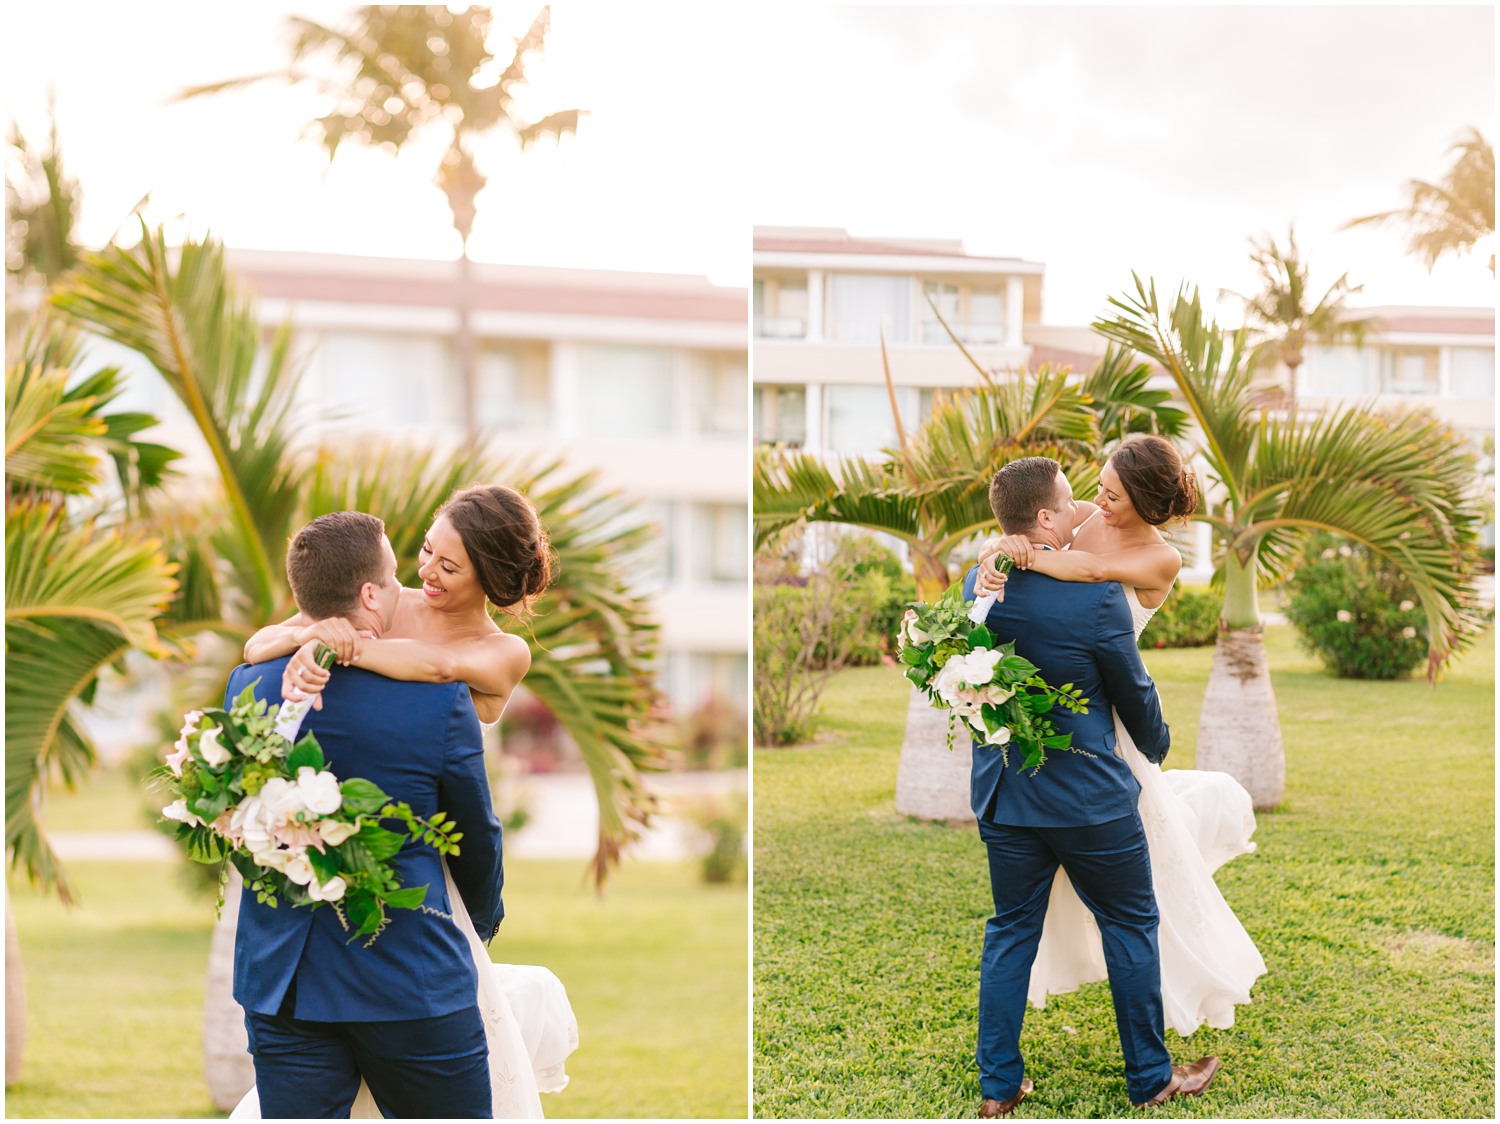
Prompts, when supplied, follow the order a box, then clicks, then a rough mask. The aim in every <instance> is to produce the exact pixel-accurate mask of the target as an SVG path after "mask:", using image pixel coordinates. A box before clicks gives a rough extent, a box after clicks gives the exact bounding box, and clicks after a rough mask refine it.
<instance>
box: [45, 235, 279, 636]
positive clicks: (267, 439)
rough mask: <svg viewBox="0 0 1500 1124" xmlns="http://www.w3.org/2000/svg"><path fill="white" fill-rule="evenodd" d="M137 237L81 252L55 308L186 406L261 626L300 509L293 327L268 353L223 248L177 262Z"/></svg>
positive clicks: (154, 238)
mask: <svg viewBox="0 0 1500 1124" xmlns="http://www.w3.org/2000/svg"><path fill="white" fill-rule="evenodd" d="M141 234H142V237H141V240H140V241H139V242H138V243H137V244H136V245H135V246H134V247H130V248H125V247H121V246H110V247H108V248H106V249H105V250H104V251H102V252H100V253H97V254H89V255H87V256H86V257H85V260H84V263H83V265H82V266H81V267H80V268H79V270H78V271H77V272H76V273H75V274H73V275H72V280H71V283H70V284H69V285H67V286H66V287H64V288H62V289H60V290H58V291H57V292H55V293H54V294H53V297H52V303H53V305H54V306H55V307H57V308H58V309H60V310H62V311H63V312H64V313H65V314H66V315H68V316H70V317H71V318H73V319H74V320H75V321H76V322H78V323H79V324H80V325H82V326H84V327H86V328H88V329H90V330H91V331H95V332H97V333H99V334H100V335H103V336H104V337H106V338H108V339H112V340H114V341H115V342H117V343H120V344H123V345H124V346H126V347H129V348H131V349H132V350H135V351H137V352H139V353H140V354H141V355H142V356H143V357H145V358H146V359H147V360H148V361H149V362H150V363H151V364H152V366H154V367H155V368H156V369H157V370H158V371H159V372H160V373H161V375H162V377H163V379H165V380H166V383H167V385H168V386H169V387H170V388H171V389H172V391H173V392H174V393H175V394H176V395H177V397H178V399H179V400H180V401H181V402H182V404H183V405H184V406H185V407H186V408H187V410H188V413H189V415H190V416H191V417H192V419H193V421H194V422H195V424H196V425H197V428H198V431H199V433H200V434H201V435H202V436H203V439H204V441H205V442H206V443H207V445H208V448H209V452H210V454H211V455H212V456H213V459H214V462H215V464H216V465H217V467H218V469H219V475H220V477H221V479H222V482H223V485H224V492H225V501H226V506H227V507H228V509H229V511H230V513H231V517H232V519H233V522H234V525H235V528H236V532H237V538H238V546H239V551H238V552H237V556H236V557H235V559H234V560H235V563H236V565H238V566H239V567H241V578H242V582H241V585H242V587H243V588H244V589H245V590H246V592H248V593H249V595H250V597H251V600H252V603H253V604H254V606H255V614H256V615H258V616H259V617H260V618H261V619H262V620H264V619H268V618H269V614H270V612H271V611H272V608H273V606H274V605H275V604H276V601H277V596H276V587H277V584H278V579H277V571H278V569H279V567H277V566H276V565H274V564H273V562H272V557H273V554H274V553H275V549H276V548H273V546H272V544H277V547H278V548H279V544H280V543H282V542H284V541H285V538H286V535H287V532H288V529H289V527H290V523H291V518H292V515H293V512H294V511H295V508H296V503H297V482H296V479H295V478H294V476H293V474H292V472H291V461H290V457H289V452H290V450H291V445H292V438H293V434H294V432H295V430H294V427H293V426H292V424H291V410H292V404H293V400H294V395H295V390H296V377H297V372H296V371H295V370H293V369H292V367H291V366H290V364H289V363H288V344H289V341H290V330H289V328H288V327H284V328H283V330H282V331H281V332H280V333H278V335H277V336H276V338H275V340H274V342H273V344H272V346H271V348H270V349H269V351H268V352H266V353H265V354H264V355H263V354H262V352H261V349H260V328H259V323H258V320H257V317H256V314H255V310H254V305H253V302H251V301H249V300H247V299H245V298H244V297H242V296H241V295H240V293H239V291H238V289H237V287H236V285H235V283H234V282H233V281H232V279H231V276H230V274H229V271H228V268H227V267H226V265H225V261H224V253H223V247H222V246H221V245H220V244H219V243H217V242H215V241H213V240H211V239H204V240H201V241H195V240H188V241H186V242H184V243H183V245H182V246H181V248H180V249H179V250H178V251H177V252H176V253H175V254H174V253H173V252H171V251H169V249H168V247H167V244H166V236H165V232H164V231H163V230H162V229H160V228H158V229H157V230H155V231H152V230H150V229H149V228H147V227H146V225H145V223H144V222H143V223H142V224H141ZM174 259H175V264H174ZM259 360H264V362H263V363H261V362H259Z"/></svg>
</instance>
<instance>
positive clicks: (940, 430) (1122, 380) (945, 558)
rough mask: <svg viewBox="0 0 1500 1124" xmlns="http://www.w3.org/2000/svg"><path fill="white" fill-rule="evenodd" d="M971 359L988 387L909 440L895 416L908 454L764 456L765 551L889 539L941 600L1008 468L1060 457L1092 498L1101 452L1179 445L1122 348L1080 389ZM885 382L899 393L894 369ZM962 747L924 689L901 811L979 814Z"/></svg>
mask: <svg viewBox="0 0 1500 1124" xmlns="http://www.w3.org/2000/svg"><path fill="white" fill-rule="evenodd" d="M955 342H957V341H955ZM959 346H960V349H961V350H963V348H962V344H960V345H959ZM964 354H965V355H966V356H968V352H967V350H964ZM969 359H970V362H971V363H973V364H974V366H975V367H976V369H977V370H978V372H979V374H980V375H981V377H982V382H981V383H980V385H978V386H976V387H974V388H972V389H966V390H961V391H959V392H957V393H956V394H954V395H952V396H950V397H949V398H947V399H946V400H945V401H943V402H940V403H939V404H938V405H937V406H935V407H934V409H933V412H932V416H931V418H930V419H929V420H928V421H927V422H926V423H925V424H923V425H922V427H921V428H920V429H919V430H918V431H917V432H916V433H915V434H913V435H912V436H910V437H908V436H907V435H906V432H905V429H904V427H903V426H902V424H901V418H900V415H899V412H897V413H896V426H897V440H898V445H897V447H894V448H891V449H887V450H885V452H884V456H883V458H882V459H880V460H878V461H877V460H870V459H867V458H863V457H843V458H839V459H837V460H833V461H829V462H825V461H824V460H822V459H821V458H819V457H816V456H814V455H812V454H809V453H805V452H794V453H781V452H777V451H773V450H771V449H762V450H760V451H759V452H758V453H757V456H756V463H755V472H754V493H755V505H754V506H755V516H754V519H755V539H756V547H757V549H759V548H761V547H762V546H765V545H766V544H768V543H770V542H771V541H773V540H774V539H775V538H776V537H777V536H779V535H781V534H784V533H787V532H788V531H790V530H792V529H794V528H797V527H800V526H802V525H803V524H805V523H835V524H843V525H846V526H854V527H862V528H864V529H866V530H871V531H880V532H882V533H884V534H888V535H892V536H894V537H895V538H897V539H900V540H901V541H902V542H903V543H904V544H905V545H906V547H907V549H908V552H909V554H910V557H911V561H912V569H913V572H914V575H915V578H916V587H917V597H918V598H919V599H921V600H923V601H932V600H935V599H936V598H937V597H938V596H939V595H941V594H942V592H943V591H944V590H945V589H947V588H948V586H949V585H950V584H951V582H952V579H953V575H952V573H951V571H950V569H949V558H950V556H951V555H952V553H953V552H954V551H955V550H956V549H957V548H958V547H960V546H962V545H963V544H964V543H966V542H969V541H970V540H972V539H973V538H974V537H975V536H976V535H978V534H980V533H981V532H984V531H987V530H989V529H991V528H992V527H993V526H994V522H995V516H994V513H993V512H992V511H991V510H990V505H989V484H990V479H991V477H993V475H994V474H995V472H996V471H997V470H998V469H999V468H1000V466H1001V465H1003V464H1005V463H1006V462H1008V461H1011V460H1014V459H1016V458H1017V457H1023V456H1050V457H1053V458H1055V459H1056V460H1058V461H1059V462H1060V463H1061V464H1062V466H1063V470H1064V472H1065V473H1066V474H1067V475H1068V478H1069V480H1070V481H1071V482H1072V484H1073V486H1074V488H1075V490H1077V491H1078V492H1079V493H1080V494H1083V493H1086V492H1088V491H1089V490H1090V489H1092V488H1093V487H1095V485H1096V484H1097V482H1098V477H1099V464H1098V453H1099V450H1100V448H1101V446H1103V445H1105V444H1107V443H1109V442H1111V441H1114V440H1117V439H1118V438H1119V437H1121V436H1123V435H1124V433H1126V432H1131V431H1134V430H1136V429H1141V428H1144V429H1149V430H1152V431H1155V432H1161V433H1165V434H1166V435H1169V436H1171V435H1176V434H1177V433H1179V432H1180V431H1181V429H1182V427H1183V425H1184V424H1185V422H1186V416H1185V415H1184V414H1183V413H1182V412H1181V411H1180V410H1177V409H1175V408H1173V407H1171V406H1168V405H1167V404H1166V397H1167V395H1166V394H1165V393H1164V392H1161V391H1148V390H1147V389H1146V380H1147V378H1148V377H1149V373H1150V371H1149V367H1147V366H1146V365H1145V364H1144V363H1140V362H1139V361H1136V360H1133V359H1131V358H1130V357H1129V356H1128V355H1127V354H1126V353H1125V352H1123V351H1121V350H1119V349H1115V348H1112V349H1110V350H1109V351H1108V352H1107V353H1106V355H1105V357H1104V359H1103V360H1102V361H1101V362H1100V364H1099V366H1098V368H1096V370H1095V371H1094V372H1093V373H1092V374H1091V375H1090V376H1089V377H1088V378H1087V379H1086V380H1083V381H1082V383H1080V382H1079V381H1078V380H1075V379H1073V378H1071V377H1070V373H1069V371H1068V370H1067V369H1066V368H1052V367H1043V368H1042V369H1041V370H1039V371H1036V372H1028V371H1022V372H1020V373H1018V374H1017V375H1015V376H1013V377H1002V378H999V379H997V378H994V377H992V376H991V375H990V373H989V372H987V371H985V370H984V369H983V368H982V367H980V366H979V364H978V363H977V362H976V361H975V360H974V359H973V357H972V356H969ZM886 378H887V383H888V385H889V380H890V373H889V367H887V371H886ZM1085 388H1091V389H1092V391H1093V392H1094V393H1097V394H1098V395H1099V398H1097V399H1096V398H1094V397H1093V396H1092V395H1091V393H1090V392H1089V390H1088V389H1085ZM892 408H893V411H894V409H895V396H894V394H892ZM1101 419H1103V420H1105V421H1107V422H1108V425H1109V429H1108V430H1102V429H1101V426H1100V422H1101ZM959 743H960V744H958V745H956V748H955V751H954V752H952V753H950V752H948V750H947V749H946V744H947V736H946V719H945V717H944V715H943V714H942V712H940V711H937V710H934V709H933V708H932V707H931V706H930V705H929V704H928V702H927V700H926V698H925V696H923V695H922V694H921V693H920V692H919V691H917V690H915V689H913V690H912V692H911V695H910V697H909V700H908V706H907V724H906V733H905V736H904V738H903V741H902V750H901V766H900V770H899V771H898V773H897V778H896V810H897V811H898V812H900V813H902V814H904V815H914V816H921V817H923V818H927V819H942V820H949V819H962V818H964V817H966V816H968V815H970V812H969V807H968V798H967V793H968V781H967V774H968V768H969V746H968V743H967V742H966V741H964V740H963V739H959Z"/></svg>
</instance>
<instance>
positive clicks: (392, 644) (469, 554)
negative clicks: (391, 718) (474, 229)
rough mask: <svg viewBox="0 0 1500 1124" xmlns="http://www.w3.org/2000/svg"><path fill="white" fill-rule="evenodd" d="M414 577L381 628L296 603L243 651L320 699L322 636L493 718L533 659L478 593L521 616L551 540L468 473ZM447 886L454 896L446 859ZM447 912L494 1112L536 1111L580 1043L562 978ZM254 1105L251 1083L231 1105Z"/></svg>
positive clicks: (547, 572) (343, 652) (365, 1113)
mask: <svg viewBox="0 0 1500 1124" xmlns="http://www.w3.org/2000/svg"><path fill="white" fill-rule="evenodd" d="M420 562H421V565H420V567H419V569H418V571H417V572H418V576H419V577H420V578H421V580H422V586H421V589H405V588H403V589H402V590H401V595H400V598H399V600H398V601H397V603H396V609H395V612H394V614H393V616H392V620H391V626H390V627H389V628H388V629H386V630H385V632H384V633H383V634H382V636H381V637H380V638H379V639H375V638H373V636H372V635H371V634H369V633H361V632H358V631H356V629H355V628H354V626H353V625H352V624H351V623H350V622H349V621H347V620H344V619H343V618H329V619H326V620H310V619H308V618H307V617H305V616H304V615H303V614H301V613H298V614H297V615H296V616H294V617H292V618H290V619H289V620H287V621H285V622H283V623H282V624H279V625H269V626H267V627H266V628H263V629H261V630H260V631H259V632H257V633H256V634H255V635H254V636H252V637H251V638H250V639H249V641H248V642H247V643H246V644H245V660H246V662H247V663H261V662H264V661H266V660H271V659H276V658H277V657H279V656H285V655H287V654H288V653H294V655H293V656H292V659H291V660H289V661H288V663H287V666H286V670H285V673H284V675H283V678H282V695H283V697H284V698H286V699H289V700H293V701H297V700H302V699H307V698H311V702H312V706H313V707H315V708H321V707H322V701H323V700H322V697H321V692H322V690H323V688H324V686H325V685H326V684H327V682H328V680H329V678H330V674H331V673H330V672H329V671H327V670H325V669H324V668H322V667H320V666H318V664H317V663H316V661H315V660H314V656H313V653H314V651H315V650H316V648H317V647H318V645H319V644H320V643H321V644H327V645H328V646H329V647H331V648H333V649H334V651H335V652H336V653H337V655H338V659H339V662H340V663H342V664H345V665H350V664H358V665H359V666H360V667H362V668H364V669H365V670H367V671H373V672H375V673H377V674H379V675H384V676H386V677H388V678H391V679H402V680H409V681H419V682H439V683H451V682H455V681H462V682H464V683H467V684H468V686H469V692H470V695H471V697H472V698H473V701H474V709H475V712H476V713H477V714H478V716H479V719H480V721H481V722H482V723H485V724H486V727H487V728H488V727H489V726H492V725H493V724H495V723H496V722H498V721H499V720H500V715H501V712H502V711H503V710H504V709H505V704H506V702H507V700H508V699H509V698H510V695H511V692H512V691H514V690H515V688H516V686H517V685H518V684H519V683H520V682H521V679H522V678H523V677H524V676H525V674H526V672H527V670H528V669H529V668H530V666H531V650H530V648H529V647H528V646H527V644H526V642H525V641H524V640H522V639H521V638H520V637H518V636H512V635H510V634H509V633H506V632H504V631H502V630H501V628H500V627H499V626H498V625H497V624H496V623H495V622H494V620H493V619H492V618H491V616H490V613H489V609H488V607H487V606H488V605H490V604H492V605H494V606H495V607H496V608H497V609H500V610H501V611H503V612H506V613H508V614H510V615H511V616H519V615H521V614H523V613H525V612H526V610H527V609H528V607H529V605H530V604H531V602H532V601H534V600H535V599H536V598H537V597H538V596H540V595H541V593H542V592H543V591H544V590H545V589H546V588H547V586H548V584H549V583H550V581H551V578H552V550H551V546H550V545H549V543H548V541H547V535H546V532H545V530H544V529H543V528H542V526H541V523H540V521H539V520H538V518H537V514H536V510H535V508H533V507H532V506H531V504H530V502H528V501H527V500H526V498H525V497H524V496H522V495H521V494H520V493H519V492H517V491H515V490H514V489H513V488H508V487H505V486H504V485H475V486H473V487H469V488H465V489H462V490H461V491H459V492H457V493H455V494H454V495H453V496H452V497H451V498H450V499H449V500H448V501H447V502H446V503H445V504H443V506H442V507H441V508H439V509H438V511H437V514H436V515H435V516H434V517H433V521H432V526H431V527H430V528H429V529H428V532H427V535H426V538H425V539H424V541H423V543H422V551H421V555H420ZM444 875H445V878H446V881H447V887H448V897H449V900H450V901H451V902H454V903H459V904H461V903H462V898H461V896H460V895H459V893H458V890H457V887H456V886H455V885H454V883H453V877H452V875H451V874H450V873H448V871H447V863H446V862H445V863H444ZM453 913H454V923H455V924H456V925H457V926H458V927H459V929H460V931H461V932H462V933H463V934H464V936H465V937H466V938H467V940H468V944H469V949H470V951H471V953H472V954H473V956H474V959H475V961H476V963H477V965H478V967H479V969H480V971H479V1009H480V1013H481V1015H482V1016H483V1019H484V1025H485V1036H486V1038H487V1039H488V1044H489V1054H490V1089H491V1096H492V1099H493V1108H494V1115H495V1117H496V1118H497V1119H499V1118H512V1119H514V1118H539V1117H541V1116H542V1105H541V1098H540V1097H539V1096H538V1093H539V1092H549V1093H555V1092H559V1091H561V1090H562V1088H563V1087H564V1086H566V1085H567V1083H568V1077H567V1073H566V1071H565V1067H564V1062H565V1060H566V1058H567V1056H568V1054H570V1053H571V1052H572V1051H573V1050H574V1049H575V1048H576V1047H577V1045H578V1024H577V1022H576V1020H575V1019H574V1017H573V1010H572V1007H571V1006H570V1005H569V1003H568V997H567V992H566V990H564V988H563V985H562V983H561V982H560V981H559V980H558V979H557V977H556V976H554V975H553V974H552V973H551V972H550V971H548V970H547V969H545V968H540V967H534V966H530V965H515V964H491V962H490V958H489V953H488V951H487V950H486V949H485V947H484V945H483V944H482V943H481V941H480V938H479V935H478V934H477V933H476V932H475V931H474V926H473V924H472V923H471V921H470V920H469V916H468V914H467V913H466V912H465V911H464V910H463V909H462V908H459V909H455V910H454V911H453ZM232 1115H233V1117H234V1118H257V1117H259V1115H260V1109H259V1101H258V1099H257V1097H256V1092H255V1090H254V1089H251V1090H250V1092H249V1093H248V1094H246V1096H245V1099H244V1100H243V1101H242V1102H241V1103H240V1105H239V1107H237V1108H236V1109H235V1111H234V1113H233V1114H232ZM380 1115H381V1114H380V1111H379V1110H378V1108H377V1107H376V1105H375V1102H374V1098H373V1097H372V1096H371V1095H370V1091H369V1089H368V1088H367V1087H366V1086H364V1085H363V1083H362V1084H361V1086H360V1091H359V1096H358V1098H357V1099H356V1100H355V1102H354V1108H353V1111H352V1113H351V1116H352V1117H353V1118H375V1119H378V1118H379V1117H380Z"/></svg>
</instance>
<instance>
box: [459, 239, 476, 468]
mask: <svg viewBox="0 0 1500 1124" xmlns="http://www.w3.org/2000/svg"><path fill="white" fill-rule="evenodd" d="M461 247H462V248H461V249H460V251H459V255H458V293H457V297H458V300H457V307H456V308H455V309H454V311H456V312H457V313H458V332H457V334H456V335H455V336H454V339H453V351H454V358H455V359H456V360H457V365H458V383H459V394H460V399H461V402H462V405H463V412H464V436H465V437H467V438H468V439H469V441H470V442H473V441H474V439H475V438H476V437H478V436H479V371H478V367H477V363H478V360H477V358H476V356H475V348H474V330H473V328H472V327H471V325H470V323H469V321H470V319H471V317H472V316H473V311H474V270H473V262H471V261H470V260H469V240H468V239H467V238H465V239H463V241H462V243H461Z"/></svg>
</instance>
